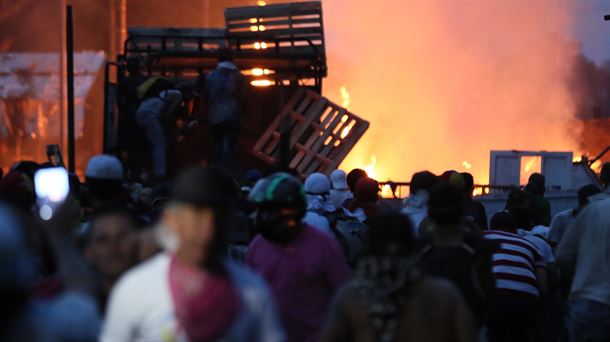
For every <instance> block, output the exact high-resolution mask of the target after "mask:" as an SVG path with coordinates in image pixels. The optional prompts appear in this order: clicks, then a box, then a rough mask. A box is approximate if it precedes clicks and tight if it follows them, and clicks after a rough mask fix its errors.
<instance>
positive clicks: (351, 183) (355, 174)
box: [347, 169, 368, 192]
mask: <svg viewBox="0 0 610 342" xmlns="http://www.w3.org/2000/svg"><path fill="white" fill-rule="evenodd" d="M364 177H368V175H367V174H366V171H364V170H362V169H353V170H352V171H350V172H349V173H348V174H347V186H348V187H349V190H350V191H351V192H354V191H356V183H358V180H360V178H364Z"/></svg>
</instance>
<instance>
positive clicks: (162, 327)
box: [100, 253, 284, 342]
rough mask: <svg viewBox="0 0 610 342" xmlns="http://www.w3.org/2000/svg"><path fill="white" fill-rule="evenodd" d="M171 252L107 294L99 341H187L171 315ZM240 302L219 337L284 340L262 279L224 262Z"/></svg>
mask: <svg viewBox="0 0 610 342" xmlns="http://www.w3.org/2000/svg"><path fill="white" fill-rule="evenodd" d="M169 264H170V256H169V254H167V253H161V254H159V255H157V256H155V257H153V258H152V259H151V260H148V261H146V262H144V263H143V264H141V265H139V266H138V267H136V268H134V269H133V270H131V271H129V272H127V273H126V274H125V275H124V276H123V277H122V278H121V279H120V280H119V282H118V283H117V285H116V286H115V287H114V289H113V290H112V293H111V294H110V300H109V303H108V310H107V312H106V321H105V324H104V327H103V329H102V335H101V338H100V341H102V342H123V341H140V342H156V341H175V342H181V341H187V340H188V339H187V336H186V334H185V332H184V331H183V330H182V329H180V328H179V326H178V322H177V320H176V317H175V315H174V305H173V301H172V295H171V292H170V289H169V278H168V273H169ZM227 266H228V271H229V273H230V274H231V278H232V281H233V283H234V285H235V286H236V288H237V290H238V292H240V297H241V300H242V302H243V304H244V305H243V308H242V312H241V313H240V314H239V316H238V317H236V319H235V322H234V323H233V324H232V326H231V327H230V328H229V329H228V332H227V335H226V336H225V337H224V338H223V339H222V340H223V341H240V340H243V339H244V336H248V340H250V341H261V342H263V341H265V342H266V341H274V342H275V341H284V333H283V331H282V329H281V326H280V324H279V319H278V317H277V314H276V310H275V306H274V303H273V299H272V297H271V294H270V292H269V290H268V289H267V287H266V285H265V283H264V281H263V280H262V279H261V278H260V277H259V276H257V275H255V274H254V273H252V272H251V271H249V270H247V269H246V268H245V267H243V266H239V265H234V264H227Z"/></svg>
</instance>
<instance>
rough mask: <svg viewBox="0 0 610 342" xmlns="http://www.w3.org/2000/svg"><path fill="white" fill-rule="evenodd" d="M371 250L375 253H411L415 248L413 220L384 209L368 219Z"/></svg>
mask: <svg viewBox="0 0 610 342" xmlns="http://www.w3.org/2000/svg"><path fill="white" fill-rule="evenodd" d="M368 226H369V250H370V252H371V253H372V254H374V255H410V254H412V252H413V249H414V239H413V230H412V229H411V221H409V219H408V218H407V217H406V216H405V215H402V214H400V213H399V212H396V211H384V212H380V213H378V214H375V215H373V216H371V217H370V218H369V219H368Z"/></svg>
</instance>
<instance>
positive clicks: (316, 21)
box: [227, 17, 320, 32]
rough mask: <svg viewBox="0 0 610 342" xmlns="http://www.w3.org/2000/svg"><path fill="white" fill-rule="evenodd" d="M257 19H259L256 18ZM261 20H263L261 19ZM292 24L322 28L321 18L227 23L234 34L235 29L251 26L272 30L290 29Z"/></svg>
mask: <svg viewBox="0 0 610 342" xmlns="http://www.w3.org/2000/svg"><path fill="white" fill-rule="evenodd" d="M254 19H257V18H254ZM259 19H261V18H259ZM290 23H292V24H293V25H302V24H317V26H316V27H320V18H319V17H318V18H306V19H292V20H290V19H279V20H274V19H264V18H263V21H259V22H256V23H251V22H250V21H246V22H237V23H235V22H233V21H229V22H228V23H227V29H228V30H229V32H233V30H234V29H240V28H247V29H250V26H257V25H263V26H265V28H266V29H267V28H269V29H270V30H271V29H272V28H271V27H274V26H285V27H290ZM296 29H298V27H296ZM263 32H265V31H263Z"/></svg>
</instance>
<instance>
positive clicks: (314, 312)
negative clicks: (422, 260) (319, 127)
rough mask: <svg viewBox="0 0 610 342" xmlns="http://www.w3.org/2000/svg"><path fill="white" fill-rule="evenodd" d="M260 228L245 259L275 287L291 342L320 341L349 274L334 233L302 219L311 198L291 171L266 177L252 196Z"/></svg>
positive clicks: (272, 289) (276, 298)
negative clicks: (330, 311)
mask: <svg viewBox="0 0 610 342" xmlns="http://www.w3.org/2000/svg"><path fill="white" fill-rule="evenodd" d="M250 199H251V201H252V202H253V203H254V204H255V206H256V207H257V212H256V220H255V221H256V226H257V227H256V228H257V230H258V231H259V232H260V235H258V236H257V237H256V238H254V240H253V241H252V243H251V244H250V247H249V248H248V252H247V255H246V263H247V264H248V266H250V267H252V268H253V269H254V270H256V271H257V272H258V273H260V274H261V275H262V276H263V278H265V280H266V281H267V283H268V284H269V286H270V287H271V291H272V293H273V296H274V299H275V300H276V302H277V304H278V308H279V312H280V316H281V317H282V321H283V324H284V327H285V328H286V332H287V335H288V339H289V340H290V341H297V342H298V341H317V340H318V339H319V335H320V333H321V330H322V327H323V324H324V322H325V319H326V315H327V312H328V309H329V307H330V303H331V301H332V298H333V296H334V294H335V291H336V290H337V289H338V288H339V287H340V286H342V285H343V284H344V283H345V282H346V281H347V279H348V277H349V269H348V267H347V264H346V262H345V259H344V257H343V253H342V251H341V247H340V246H339V244H338V243H337V241H335V239H334V238H333V237H332V236H329V235H328V234H325V233H323V232H321V231H319V230H318V229H316V228H313V227H311V226H309V225H307V224H305V223H303V222H302V219H303V217H304V216H305V212H306V211H307V200H306V195H305V191H304V189H303V186H302V184H301V182H300V181H299V180H298V179H296V178H295V177H293V176H291V175H289V174H287V173H275V174H273V175H271V176H269V177H267V178H265V179H262V180H261V181H259V182H258V183H257V185H256V186H255V187H254V189H253V190H252V193H251V194H250Z"/></svg>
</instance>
